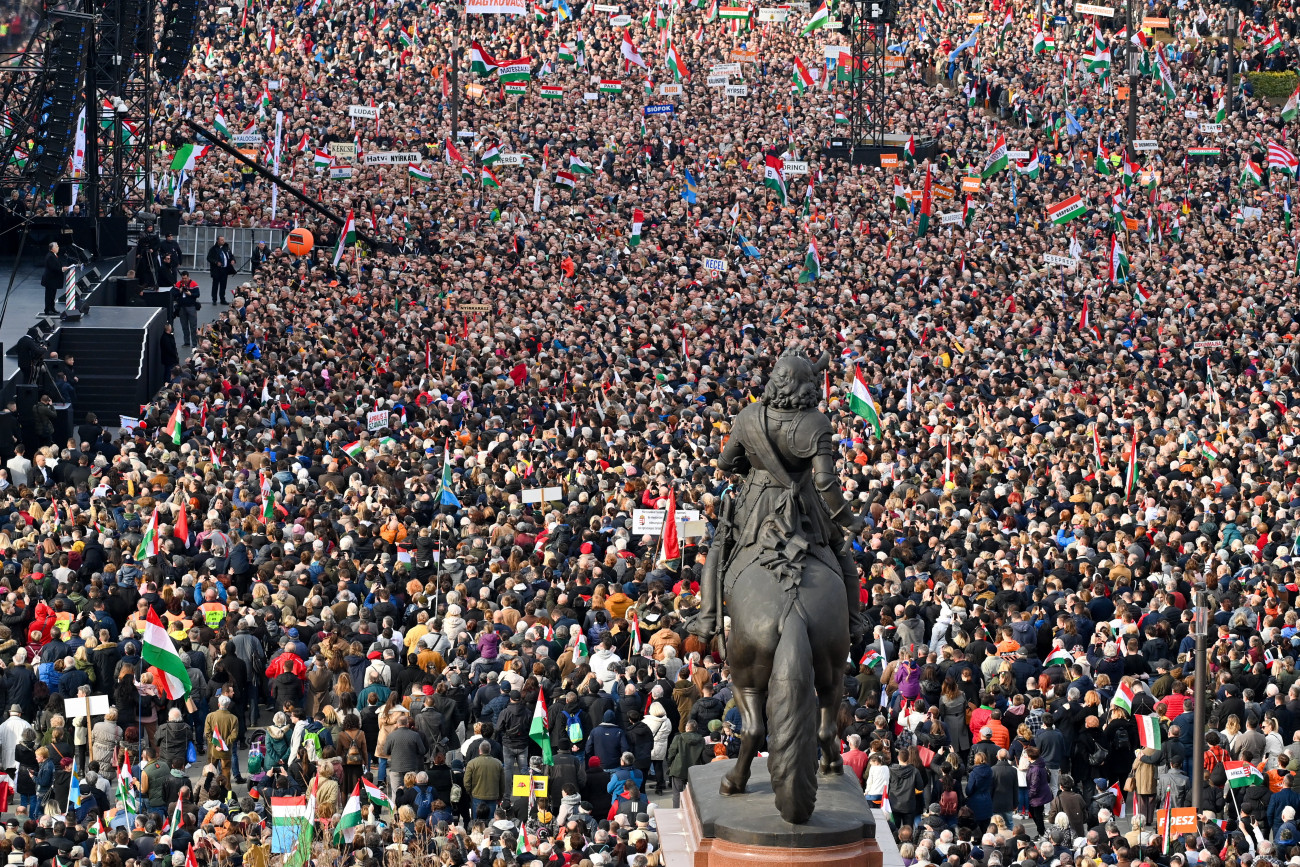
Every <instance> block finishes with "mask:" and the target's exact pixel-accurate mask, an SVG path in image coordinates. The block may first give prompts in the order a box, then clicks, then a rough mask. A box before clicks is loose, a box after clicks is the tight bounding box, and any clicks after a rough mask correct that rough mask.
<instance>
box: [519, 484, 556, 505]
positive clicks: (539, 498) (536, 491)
mask: <svg viewBox="0 0 1300 867" xmlns="http://www.w3.org/2000/svg"><path fill="white" fill-rule="evenodd" d="M519 501H520V502H521V503H523V504H524V505H528V504H529V503H543V502H545V503H562V502H564V488H533V489H532V490H528V491H520V492H519Z"/></svg>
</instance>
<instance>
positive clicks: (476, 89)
mask: <svg viewBox="0 0 1300 867" xmlns="http://www.w3.org/2000/svg"><path fill="white" fill-rule="evenodd" d="M486 92H487V88H486V87H485V86H483V85H481V84H479V83H477V82H470V83H469V84H467V85H465V95H466V96H468V97H469V98H470V99H478V98H479V97H480V96H482V95H483V94H484V93H486Z"/></svg>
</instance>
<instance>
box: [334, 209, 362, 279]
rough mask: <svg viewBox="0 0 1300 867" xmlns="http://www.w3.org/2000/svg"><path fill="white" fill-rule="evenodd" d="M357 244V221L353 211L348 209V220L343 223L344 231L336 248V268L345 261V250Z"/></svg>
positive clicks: (340, 234) (340, 233)
mask: <svg viewBox="0 0 1300 867" xmlns="http://www.w3.org/2000/svg"><path fill="white" fill-rule="evenodd" d="M356 243H357V221H356V219H355V218H354V217H353V215H352V209H351V208H349V209H348V218H347V219H346V220H344V221H343V230H342V231H341V232H339V244H338V246H337V247H335V248H334V266H335V267H338V264H339V262H341V261H343V250H344V249H345V248H346V247H348V246H349V245H352V244H356Z"/></svg>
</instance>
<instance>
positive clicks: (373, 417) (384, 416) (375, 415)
mask: <svg viewBox="0 0 1300 867" xmlns="http://www.w3.org/2000/svg"><path fill="white" fill-rule="evenodd" d="M386 427H388V410H386V409H377V410H375V411H374V412H368V413H366V432H367V433H374V432H375V431H377V430H383V429H384V428H386Z"/></svg>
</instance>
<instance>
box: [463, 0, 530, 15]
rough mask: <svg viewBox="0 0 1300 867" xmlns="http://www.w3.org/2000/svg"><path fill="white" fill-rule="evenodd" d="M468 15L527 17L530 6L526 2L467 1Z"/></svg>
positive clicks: (521, 0) (517, 0)
mask: <svg viewBox="0 0 1300 867" xmlns="http://www.w3.org/2000/svg"><path fill="white" fill-rule="evenodd" d="M465 12H466V14H468V15H526V14H528V4H527V3H526V2H524V0H467V2H466V3H465Z"/></svg>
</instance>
